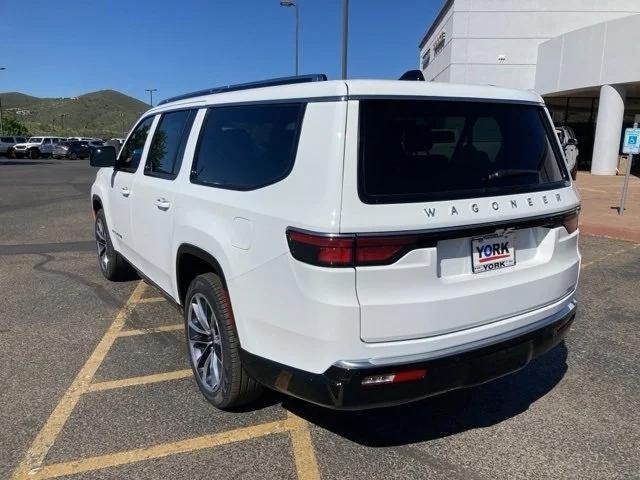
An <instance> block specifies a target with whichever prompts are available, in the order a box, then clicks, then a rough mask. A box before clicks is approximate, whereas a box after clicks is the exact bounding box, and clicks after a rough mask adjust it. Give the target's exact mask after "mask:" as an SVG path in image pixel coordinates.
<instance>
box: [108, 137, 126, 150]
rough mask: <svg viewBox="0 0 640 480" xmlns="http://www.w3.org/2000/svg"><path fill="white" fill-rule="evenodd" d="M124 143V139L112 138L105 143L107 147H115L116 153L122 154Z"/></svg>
mask: <svg viewBox="0 0 640 480" xmlns="http://www.w3.org/2000/svg"><path fill="white" fill-rule="evenodd" d="M123 143H124V138H111V139H109V140H107V141H106V142H104V144H105V145H108V146H110V147H113V148H115V149H116V153H118V152H120V149H121V148H122V144H123Z"/></svg>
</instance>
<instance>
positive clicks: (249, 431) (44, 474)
mask: <svg viewBox="0 0 640 480" xmlns="http://www.w3.org/2000/svg"><path fill="white" fill-rule="evenodd" d="M289 429H290V426H289V424H288V420H279V421H276V422H270V423H264V424H261V425H255V426H252V427H244V428H238V429H236V430H231V431H228V432H222V433H215V434H212V435H204V436H202V437H197V438H190V439H187V440H180V441H178V442H172V443H163V444H160V445H154V446H152V447H146V448H138V449H135V450H129V451H126V452H118V453H111V454H107V455H100V456H97V457H91V458H84V459H82V460H76V461H71V462H66V463H57V464H53V465H47V466H45V467H42V468H41V469H39V470H37V471H35V472H33V474H32V475H30V476H29V478H30V479H33V480H40V479H46V478H56V477H62V476H64V475H75V474H78V473H83V472H90V471H93V470H100V469H103V468H109V467H117V466H120V465H128V464H131V463H136V462H142V461H144V460H152V459H156V458H162V457H166V456H169V455H176V454H179V453H188V452H194V451H197V450H204V449H207V448H213V447H217V446H220V445H225V444H229V443H235V442H242V441H244V440H250V439H252V438H256V437H263V436H265V435H272V434H276V433H284V432H286V431H288V430H289Z"/></svg>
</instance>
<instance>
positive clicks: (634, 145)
mask: <svg viewBox="0 0 640 480" xmlns="http://www.w3.org/2000/svg"><path fill="white" fill-rule="evenodd" d="M622 153H627V154H629V153H630V154H633V155H638V154H640V128H627V129H626V130H625V131H624V142H623V143H622Z"/></svg>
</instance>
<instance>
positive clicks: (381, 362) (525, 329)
mask: <svg viewBox="0 0 640 480" xmlns="http://www.w3.org/2000/svg"><path fill="white" fill-rule="evenodd" d="M571 295H573V293H572V294H571ZM576 304H577V301H576V300H575V298H572V299H571V300H570V301H569V303H568V304H567V305H565V306H564V307H563V308H562V309H561V310H560V311H558V312H556V313H554V314H553V315H550V316H548V317H545V318H543V319H541V320H538V321H537V322H534V323H530V324H529V325H524V326H522V327H520V328H517V329H515V330H510V331H508V332H505V333H502V334H500V335H495V336H493V337H489V338H483V339H481V340H476V341H474V342H469V343H465V344H462V345H457V346H455V347H449V348H443V349H440V350H434V351H431V352H425V353H416V354H412V355H403V356H396V357H385V358H369V359H365V360H340V361H338V362H335V363H334V364H333V365H334V366H336V367H339V368H348V369H367V368H374V367H385V366H388V365H399V364H404V363H416V362H421V361H426V360H436V359H438V358H442V357H448V356H451V355H457V354H460V353H465V352H468V351H471V350H477V349H479V348H482V347H488V346H490V345H493V344H496V343H500V342H504V341H507V340H511V339H513V338H516V337H519V336H521V335H526V334H527V333H529V332H533V331H534V330H538V329H541V328H544V327H546V326H547V325H550V324H552V323H554V322H557V321H558V320H560V319H561V318H563V317H565V316H567V315H569V314H570V313H571V312H572V311H573V310H575V308H576Z"/></svg>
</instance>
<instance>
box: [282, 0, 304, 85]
mask: <svg viewBox="0 0 640 480" xmlns="http://www.w3.org/2000/svg"><path fill="white" fill-rule="evenodd" d="M280 5H281V6H283V7H293V8H294V9H295V11H296V39H295V42H296V44H295V52H294V55H295V58H294V65H295V74H296V77H297V76H298V59H299V53H298V50H299V48H300V12H299V11H298V5H297V4H296V3H295V2H293V0H282V1H281V2H280Z"/></svg>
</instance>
